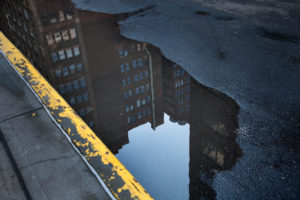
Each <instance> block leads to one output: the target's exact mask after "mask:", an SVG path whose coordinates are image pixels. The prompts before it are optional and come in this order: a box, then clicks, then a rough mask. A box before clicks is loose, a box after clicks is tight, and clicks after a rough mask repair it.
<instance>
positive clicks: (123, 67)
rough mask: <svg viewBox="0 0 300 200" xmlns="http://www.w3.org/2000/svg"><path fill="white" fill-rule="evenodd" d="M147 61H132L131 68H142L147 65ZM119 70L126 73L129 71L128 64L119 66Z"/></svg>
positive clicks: (139, 59) (140, 59)
mask: <svg viewBox="0 0 300 200" xmlns="http://www.w3.org/2000/svg"><path fill="white" fill-rule="evenodd" d="M147 62H148V61H147V59H142V58H138V59H137V60H133V61H132V62H131V66H132V68H133V69H135V68H137V66H139V67H143V66H144V65H147ZM120 68H121V72H125V71H126V72H128V71H129V70H130V64H129V62H126V63H125V64H121V65H120Z"/></svg>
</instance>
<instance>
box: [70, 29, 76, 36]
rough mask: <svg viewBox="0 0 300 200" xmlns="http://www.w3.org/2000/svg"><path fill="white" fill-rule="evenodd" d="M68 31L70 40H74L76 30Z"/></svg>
mask: <svg viewBox="0 0 300 200" xmlns="http://www.w3.org/2000/svg"><path fill="white" fill-rule="evenodd" d="M69 30H70V36H71V39H75V38H76V29H75V28H70V29H69Z"/></svg>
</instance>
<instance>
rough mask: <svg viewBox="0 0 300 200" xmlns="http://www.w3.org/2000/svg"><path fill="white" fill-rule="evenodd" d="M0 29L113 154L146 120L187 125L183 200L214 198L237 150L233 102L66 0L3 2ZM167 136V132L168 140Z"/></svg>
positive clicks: (110, 19)
mask: <svg viewBox="0 0 300 200" xmlns="http://www.w3.org/2000/svg"><path fill="white" fill-rule="evenodd" d="M1 6H2V7H1V9H2V11H3V12H2V14H1V17H2V19H6V22H3V23H2V24H1V29H2V30H3V32H5V34H6V35H7V36H9V37H10V39H11V41H12V42H13V43H14V44H15V45H16V46H17V47H18V48H19V49H20V50H21V51H22V52H23V54H25V55H26V57H27V58H28V59H29V60H30V61H31V62H32V63H33V64H34V65H35V66H36V67H38V69H39V71H40V72H41V73H42V74H43V75H44V76H45V77H46V78H47V79H48V80H49V81H50V82H51V84H52V85H53V86H54V87H55V88H56V89H57V91H59V93H60V94H61V95H62V96H63V97H64V98H65V99H66V100H67V101H68V102H69V104H70V105H71V106H72V107H73V108H74V109H75V110H76V111H77V112H78V114H79V115H80V116H81V117H82V118H83V119H84V120H85V121H86V122H87V124H88V125H89V126H90V127H91V128H92V129H93V130H94V131H95V133H96V134H97V135H98V136H99V137H100V138H101V139H102V140H103V141H104V142H105V144H106V145H107V146H108V147H109V148H110V149H111V151H112V152H113V153H118V151H119V149H121V148H122V146H123V145H125V144H128V143H129V139H128V131H129V130H131V129H133V128H135V127H138V126H140V125H142V124H145V123H147V122H149V123H151V127H152V129H154V130H155V128H156V127H157V126H160V125H162V124H163V123H164V118H163V116H164V113H166V114H168V115H169V116H170V121H172V122H174V123H178V124H179V125H184V124H186V123H188V124H189V125H190V147H189V148H190V162H189V178H190V184H189V193H190V199H202V198H207V199H214V198H215V197H216V194H215V192H214V190H213V186H212V184H213V178H214V176H215V174H216V172H217V171H222V170H228V169H230V168H232V167H233V165H234V163H235V162H236V160H237V159H238V158H239V157H240V156H241V150H240V148H239V146H238V144H237V143H236V142H235V138H236V130H237V128H238V124H237V114H238V111H239V108H238V106H237V104H236V103H235V102H234V101H233V100H232V99H230V98H229V97H227V96H226V95H224V94H221V93H219V92H218V91H215V90H213V89H210V88H207V87H205V86H203V85H201V84H199V83H198V82H197V81H196V80H195V79H193V78H192V77H191V76H190V75H189V74H188V73H187V72H186V71H185V70H184V69H183V68H182V67H180V66H178V65H177V64H175V63H173V62H171V61H169V60H167V59H166V58H164V57H163V56H162V54H161V53H160V51H159V49H157V48H155V47H153V46H151V45H149V44H146V43H141V42H138V41H134V40H130V39H127V38H124V37H123V36H121V35H120V31H119V28H118V25H117V21H118V20H120V19H124V18H126V17H127V16H128V14H124V15H110V14H103V13H95V12H90V11H83V10H77V9H75V7H74V5H73V4H72V3H71V2H70V1H61V0H53V1H46V0H28V1H8V0H5V1H4V3H2V5H1ZM170 140H171V139H170Z"/></svg>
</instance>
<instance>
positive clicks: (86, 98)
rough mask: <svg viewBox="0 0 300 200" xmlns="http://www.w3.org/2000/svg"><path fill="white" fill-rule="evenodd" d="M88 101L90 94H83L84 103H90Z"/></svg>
mask: <svg viewBox="0 0 300 200" xmlns="http://www.w3.org/2000/svg"><path fill="white" fill-rule="evenodd" d="M88 100H89V94H88V93H87V92H85V93H84V94H83V101H84V102H88Z"/></svg>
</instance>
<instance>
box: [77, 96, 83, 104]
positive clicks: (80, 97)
mask: <svg viewBox="0 0 300 200" xmlns="http://www.w3.org/2000/svg"><path fill="white" fill-rule="evenodd" d="M76 100H77V103H82V96H81V95H78V96H77V97H76Z"/></svg>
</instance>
